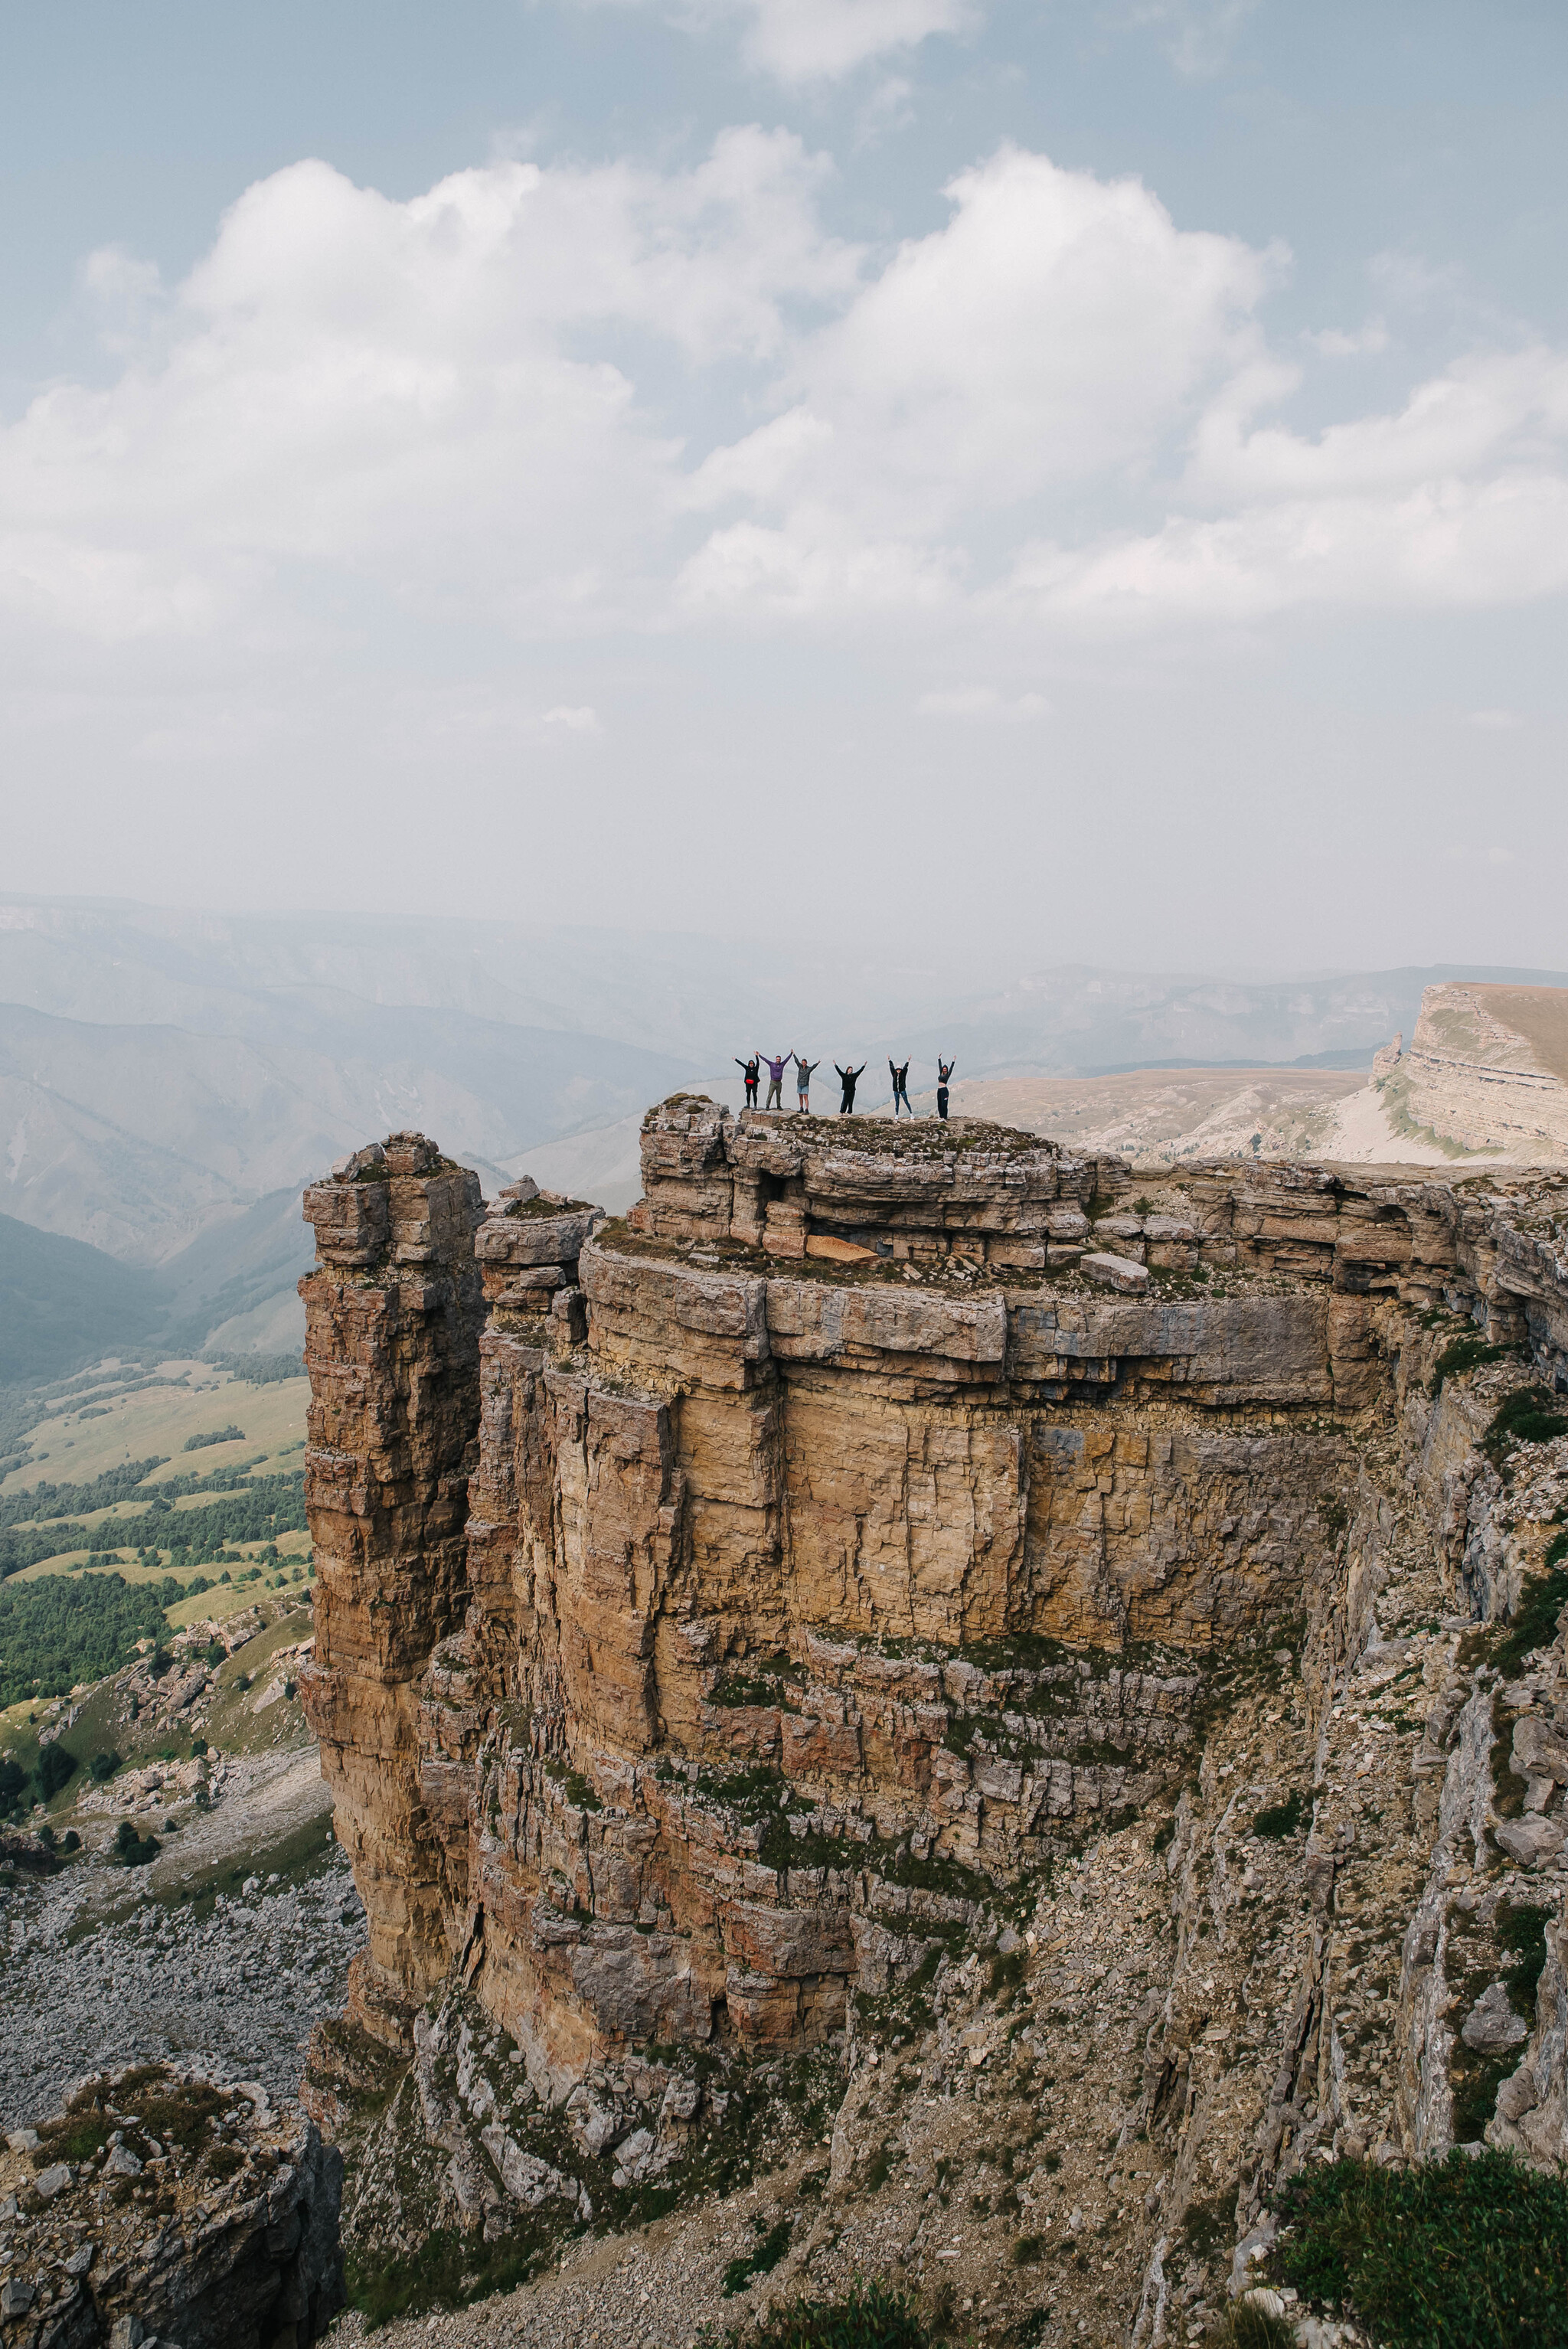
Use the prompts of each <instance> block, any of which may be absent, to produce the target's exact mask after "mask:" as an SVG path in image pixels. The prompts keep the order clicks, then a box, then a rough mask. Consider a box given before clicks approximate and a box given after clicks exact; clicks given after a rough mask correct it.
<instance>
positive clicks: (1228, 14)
mask: <svg viewBox="0 0 1568 2349" xmlns="http://www.w3.org/2000/svg"><path fill="white" fill-rule="evenodd" d="M1257 5H1258V0H1130V5H1125V6H1124V7H1122V8H1120V9H1113V10H1112V12H1111V13H1112V16H1113V17H1114V16H1119V18H1120V21H1121V22H1122V23H1123V24H1124V25H1126V26H1130V27H1134V28H1136V29H1138V30H1140V31H1145V30H1147V31H1150V32H1152V33H1153V34H1154V35H1155V36H1157V38H1158V39H1159V41H1160V45H1161V47H1162V48H1163V50H1164V51H1165V54H1166V56H1167V57H1169V59H1170V60H1171V64H1172V66H1174V67H1175V68H1176V71H1177V72H1178V73H1179V74H1180V75H1181V78H1182V79H1183V80H1184V81H1205V80H1207V79H1209V78H1210V77H1211V76H1212V75H1214V74H1217V73H1220V72H1222V71H1223V69H1224V67H1226V66H1227V65H1228V64H1229V63H1230V60H1231V53H1232V51H1233V48H1234V46H1235V41H1236V36H1237V35H1238V33H1239V32H1240V31H1241V28H1242V26H1243V25H1244V24H1245V23H1246V21H1247V18H1248V17H1249V16H1252V15H1253V14H1254V12H1255V10H1256V8H1257Z"/></svg>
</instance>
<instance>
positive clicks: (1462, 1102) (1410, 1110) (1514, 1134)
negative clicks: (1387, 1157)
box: [1372, 981, 1568, 1161]
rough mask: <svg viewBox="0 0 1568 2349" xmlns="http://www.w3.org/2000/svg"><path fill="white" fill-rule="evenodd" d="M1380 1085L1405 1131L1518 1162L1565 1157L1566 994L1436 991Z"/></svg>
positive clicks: (1381, 1072) (1428, 995)
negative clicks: (1404, 1048)
mask: <svg viewBox="0 0 1568 2349" xmlns="http://www.w3.org/2000/svg"><path fill="white" fill-rule="evenodd" d="M1398 1044H1399V1039H1398V1037H1396V1039H1395V1044H1394V1050H1393V1052H1392V1056H1391V1057H1389V1056H1387V1055H1386V1054H1384V1053H1379V1054H1378V1055H1377V1060H1376V1061H1374V1063H1373V1071H1372V1074H1373V1082H1374V1084H1376V1085H1377V1086H1378V1087H1379V1089H1380V1091H1381V1092H1382V1095H1383V1100H1384V1104H1385V1106H1386V1107H1387V1109H1388V1110H1389V1111H1390V1112H1392V1113H1393V1115H1394V1117H1395V1119H1396V1121H1397V1122H1398V1123H1399V1125H1400V1127H1401V1129H1402V1130H1403V1131H1405V1132H1407V1133H1424V1134H1427V1135H1434V1136H1436V1137H1437V1139H1438V1140H1439V1141H1440V1142H1443V1143H1455V1144H1458V1145H1459V1147H1460V1148H1461V1149H1463V1150H1470V1151H1487V1152H1497V1153H1499V1154H1503V1155H1505V1156H1507V1157H1509V1158H1511V1159H1523V1160H1535V1161H1551V1160H1561V1159H1563V1158H1564V1157H1568V988H1553V987H1509V986H1478V985H1474V984H1460V983H1459V982H1458V981H1450V982H1448V983H1446V984H1444V985H1442V986H1439V987H1429V988H1427V989H1426V991H1425V993H1424V994H1423V996H1422V998H1421V1011H1420V1017H1419V1019H1418V1020H1417V1022H1416V1029H1415V1033H1414V1035H1413V1036H1412V1037H1411V1039H1410V1049H1409V1050H1408V1052H1407V1053H1405V1055H1404V1056H1403V1058H1402V1059H1401V1058H1400V1056H1399V1052H1398Z"/></svg>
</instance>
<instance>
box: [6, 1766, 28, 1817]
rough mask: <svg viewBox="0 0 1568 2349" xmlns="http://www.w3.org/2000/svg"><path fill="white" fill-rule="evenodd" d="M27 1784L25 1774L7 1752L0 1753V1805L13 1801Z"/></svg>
mask: <svg viewBox="0 0 1568 2349" xmlns="http://www.w3.org/2000/svg"><path fill="white" fill-rule="evenodd" d="M26 1784H27V1774H26V1771H25V1770H24V1769H23V1767H22V1765H21V1764H20V1763H19V1762H15V1761H13V1759H12V1758H11V1756H10V1754H0V1807H4V1806H8V1805H10V1804H12V1803H14V1802H15V1799H16V1797H17V1795H19V1794H21V1792H22V1790H23V1788H24V1787H25V1786H26Z"/></svg>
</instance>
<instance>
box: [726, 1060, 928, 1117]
mask: <svg viewBox="0 0 1568 2349" xmlns="http://www.w3.org/2000/svg"><path fill="white" fill-rule="evenodd" d="M790 1061H794V1063H795V1096H796V1107H797V1109H798V1110H799V1111H800V1112H802V1113H803V1114H807V1115H809V1114H810V1108H811V1071H812V1070H813V1069H820V1067H821V1065H822V1063H821V1061H803V1060H802V1059H801V1058H800V1055H799V1052H795V1051H789V1052H777V1053H775V1052H753V1053H752V1055H751V1058H750V1059H749V1060H748V1061H743V1060H742V1059H741V1057H740V1055H739V1053H737V1054H736V1056H735V1065H736V1067H737V1068H738V1070H739V1071H740V1072H741V1074H742V1076H743V1077H744V1078H745V1079H746V1106H747V1108H748V1109H755V1108H756V1107H757V1088H758V1083H759V1081H760V1080H761V1076H762V1071H763V1069H764V1067H766V1068H767V1071H768V1099H767V1101H766V1102H764V1104H763V1106H764V1108H766V1109H782V1108H783V1106H784V1071H785V1070H786V1069H787V1068H788V1067H789V1063H790ZM887 1066H888V1074H889V1075H890V1076H891V1077H892V1113H893V1115H894V1117H897V1115H898V1113H899V1111H900V1109H901V1108H903V1109H906V1110H908V1111H909V1114H910V1115H911V1117H913V1115H914V1111H913V1108H911V1106H910V1099H909V1062H908V1061H904V1062H903V1064H902V1066H901V1065H900V1063H899V1062H898V1061H892V1060H890V1061H889V1062H888V1064H887ZM956 1066H957V1062H956V1061H944V1060H941V1059H939V1060H938V1061H937V1063H936V1114H937V1116H938V1117H945V1116H946V1115H947V1082H948V1079H949V1078H950V1077H951V1076H952V1074H953V1071H954V1069H955V1068H956ZM833 1067H834V1070H835V1071H836V1072H837V1075H838V1079H839V1083H840V1086H841V1089H842V1092H841V1100H840V1102H839V1115H840V1116H841V1117H849V1116H851V1115H852V1113H853V1111H854V1106H855V1087H856V1086H857V1085H858V1084H859V1082H860V1081H861V1078H862V1077H863V1076H864V1075H865V1072H866V1063H865V1062H864V1061H861V1065H860V1067H859V1068H858V1069H856V1068H852V1067H851V1068H848V1069H841V1068H840V1067H839V1064H838V1062H837V1061H834V1062H833Z"/></svg>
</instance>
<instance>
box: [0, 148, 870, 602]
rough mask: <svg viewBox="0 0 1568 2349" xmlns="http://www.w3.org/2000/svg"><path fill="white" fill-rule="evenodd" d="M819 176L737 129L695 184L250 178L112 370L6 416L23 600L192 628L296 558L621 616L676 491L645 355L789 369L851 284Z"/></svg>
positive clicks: (632, 176) (407, 597) (13, 559)
mask: <svg viewBox="0 0 1568 2349" xmlns="http://www.w3.org/2000/svg"><path fill="white" fill-rule="evenodd" d="M825 169H826V166H825V165H824V164H823V163H821V162H820V160H816V159H813V158H811V157H810V156H808V155H807V153H806V152H805V150H804V149H803V148H802V147H801V145H800V143H799V140H796V139H794V138H793V137H792V136H791V135H789V133H786V132H781V131H780V132H772V133H765V132H762V131H759V130H748V129H741V130H731V131H727V132H725V133H724V134H723V135H722V136H721V137H720V138H719V139H718V140H717V141H716V143H715V145H714V148H713V150H712V152H711V154H710V155H709V156H708V157H707V159H706V160H704V161H703V162H702V163H701V164H699V165H698V166H697V167H696V169H695V170H692V171H685V172H676V173H671V174H664V175H660V174H655V173H652V172H647V171H639V170H637V169H634V168H633V167H631V166H628V165H621V164H615V165H610V166H607V167H605V168H603V169H601V170H598V171H572V170H553V171H543V170H542V169H540V168H539V167H538V166H536V165H533V164H525V163H517V162H507V163H502V164H497V165H494V166H491V167H489V168H487V169H483V170H475V171H465V172H460V173H458V174H456V175H454V176H453V177H452V178H450V179H448V180H445V181H441V182H440V183H439V184H438V185H437V186H436V187H434V188H433V189H431V190H430V191H429V192H428V194H427V195H423V196H419V197H417V198H415V199H413V200H412V201H410V202H406V203H397V202H391V201H389V200H388V199H387V198H386V197H384V196H381V195H379V194H377V192H376V191H373V190H367V189H362V188H357V187H355V186H354V185H353V184H352V183H351V182H350V181H347V180H346V179H345V178H343V177H342V175H341V174H339V173H338V172H336V171H332V170H330V169H329V168H328V166H326V165H325V164H324V163H320V162H304V163H299V164H295V165H294V166H292V167H290V168H289V169H288V170H286V171H280V172H278V173H276V174H274V175H273V177H272V178H270V179H268V180H264V181H260V182H258V183H257V184H256V185H255V186H254V187H253V188H251V189H249V190H247V191H246V192H245V194H244V195H243V196H242V197H241V199H240V200H239V202H237V203H236V204H234V205H233V207H232V209H231V211H230V212H228V213H227V214H226V215H225V217H224V219H223V222H222V226H221V228H220V231H219V233H218V237H217V240H216V242H215V243H214V244H213V246H212V249H211V252H210V253H209V254H207V255H206V256H205V257H204V258H203V259H202V261H201V263H199V264H198V265H197V267H196V268H195V269H194V270H193V271H192V273H191V275H190V276H189V277H188V278H187V279H186V281H185V282H184V284H183V285H181V286H180V287H179V288H178V289H176V291H175V292H174V293H173V294H172V295H170V296H169V297H167V298H166V300H165V303H164V305H163V308H162V315H161V316H160V319H159V323H158V326H157V331H156V333H150V335H149V336H148V337H147V339H146V341H145V344H144V345H143V346H142V347H138V348H136V349H134V350H133V351H132V352H131V353H129V355H128V357H127V358H126V361H125V364H124V366H123V368H122V371H121V372H120V373H119V377H118V379H117V380H115V381H114V382H112V383H111V384H110V385H109V386H108V388H102V389H99V388H89V387H88V386H86V385H82V384H73V383H68V382H67V383H62V384H58V385H56V386H52V387H51V388H48V389H47V390H46V391H44V392H42V393H41V394H40V395H39V396H38V397H37V398H36V399H35V400H34V401H33V402H32V404H31V405H30V407H29V408H28V409H26V412H25V413H24V414H23V415H22V416H21V417H20V418H19V419H17V421H16V422H15V424H13V425H12V426H10V427H9V428H8V429H5V430H4V431H3V432H0V513H3V515H4V517H5V520H4V524H3V526H0V605H5V604H9V605H12V607H13V608H14V610H15V611H16V612H17V613H18V614H25V615H26V616H28V617H29V618H30V619H32V620H38V619H43V620H49V619H52V620H54V621H56V622H57V623H59V624H60V625H62V626H67V627H71V628H75V629H79V630H81V631H83V632H85V633H88V634H91V635H96V636H99V637H101V638H103V639H104V640H105V641H108V642H119V641H127V640H132V639H136V638H139V637H144V636H169V635H171V634H184V635H188V636H200V635H201V634H211V632H212V631H214V630H216V629H218V628H220V627H225V626H235V625H237V624H238V623H239V622H240V620H241V619H242V616H254V614H255V613H256V612H257V610H258V609H259V608H260V607H261V606H262V605H267V604H269V603H272V604H273V606H274V608H276V606H277V605H278V604H279V602H280V601H281V602H282V603H284V604H286V601H287V595H286V591H285V592H284V595H283V596H282V597H281V598H280V597H279V595H278V590H279V588H280V585H281V584H282V583H283V581H284V575H285V574H286V573H288V572H289V571H290V570H291V569H294V570H297V569H298V568H299V567H301V566H304V567H306V568H309V569H313V570H316V571H319V572H321V573H322V574H325V575H327V576H330V577H332V578H334V579H336V580H338V581H342V580H344V579H347V578H355V577H357V578H359V579H361V580H366V581H371V582H374V585H375V588H376V592H377V594H378V595H387V596H390V597H392V598H393V599H394V600H397V601H399V602H403V603H405V604H407V605H410V606H412V607H415V608H419V609H423V610H425V611H427V612H430V611H436V610H445V611H448V612H450V611H451V610H453V609H454V608H460V607H463V606H467V605H471V604H472V603H473V602H474V601H475V599H476V598H478V599H482V600H483V601H485V602H487V603H488V604H489V605H490V609H491V611H492V613H498V614H499V615H500V616H502V617H509V618H511V620H513V621H514V622H526V623H527V624H528V625H531V626H555V625H558V624H569V623H570V622H571V620H572V618H573V616H575V615H579V614H581V613H582V612H583V611H584V610H586V609H589V608H592V609H593V610H595V611H598V612H601V613H603V611H605V610H607V609H609V608H611V607H615V606H623V605H624V604H625V603H626V602H628V601H631V600H634V586H633V584H632V583H634V580H635V578H636V577H637V575H638V571H639V566H640V564H642V562H643V561H644V559H645V558H646V559H648V560H651V561H655V562H656V559H657V555H656V550H657V548H658V546H659V545H660V544H661V543H662V540H663V536H664V534H665V532H666V531H667V529H668V526H669V523H670V519H671V516H672V514H673V513H674V512H676V510H677V508H678V506H679V504H680V501H681V496H682V491H681V483H680V477H679V471H678V467H679V460H680V453H681V444H680V438H679V435H678V433H676V432H672V431H669V430H667V429H662V428H661V426H660V425H659V423H658V422H657V421H656V420H655V418H654V417H653V416H652V415H651V414H650V413H649V412H648V411H647V409H645V408H644V407H643V406H642V405H641V404H640V403H639V399H638V394H637V388H636V385H635V383H634V380H633V378H632V377H631V375H630V374H629V373H628V371H627V367H628V354H629V352H631V351H632V350H634V349H638V348H639V347H640V356H643V357H649V356H650V347H654V346H656V347H657V348H658V349H659V350H660V351H661V352H662V353H665V354H673V355H674V356H675V357H676V359H677V360H678V361H679V363H680V364H681V365H682V366H683V367H686V368H689V369H690V370H692V371H693V372H694V373H696V375H698V376H699V377H700V375H701V373H702V371H703V370H704V369H707V368H712V367H727V366H734V367H741V368H743V369H744V368H747V367H759V366H760V367H771V366H773V365H775V364H777V363H779V362H780V361H781V360H782V359H783V357H785V354H786V352H787V350H788V347H789V344H790V342H791V340H792V337H793V336H794V335H795V333H796V331H797V330H796V326H795V324H794V318H793V311H794V309H795V307H796V305H801V304H804V305H813V304H816V305H820V304H821V303H823V302H841V300H842V299H843V298H844V297H845V296H846V295H848V294H849V293H850V292H851V289H852V287H853V285H854V284H855V282H856V272H857V266H858V264H857V258H856V256H855V255H854V254H853V253H851V251H850V250H849V249H848V248H846V247H844V246H843V245H842V244H841V243H838V242H837V241H836V240H834V239H833V238H832V237H830V236H829V235H827V234H825V233H823V231H822V229H821V227H820V222H819V220H818V215H817V207H816V201H815V199H816V191H817V189H818V187H819V185H820V180H821V178H822V175H823V172H824V171H825ZM125 275H126V272H125V270H124V268H123V267H121V266H119V264H117V268H116V272H115V277H116V282H117V283H119V282H121V281H123V280H124V278H125ZM612 346H613V347H614V356H611V355H610V347H612ZM650 363H651V359H650Z"/></svg>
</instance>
